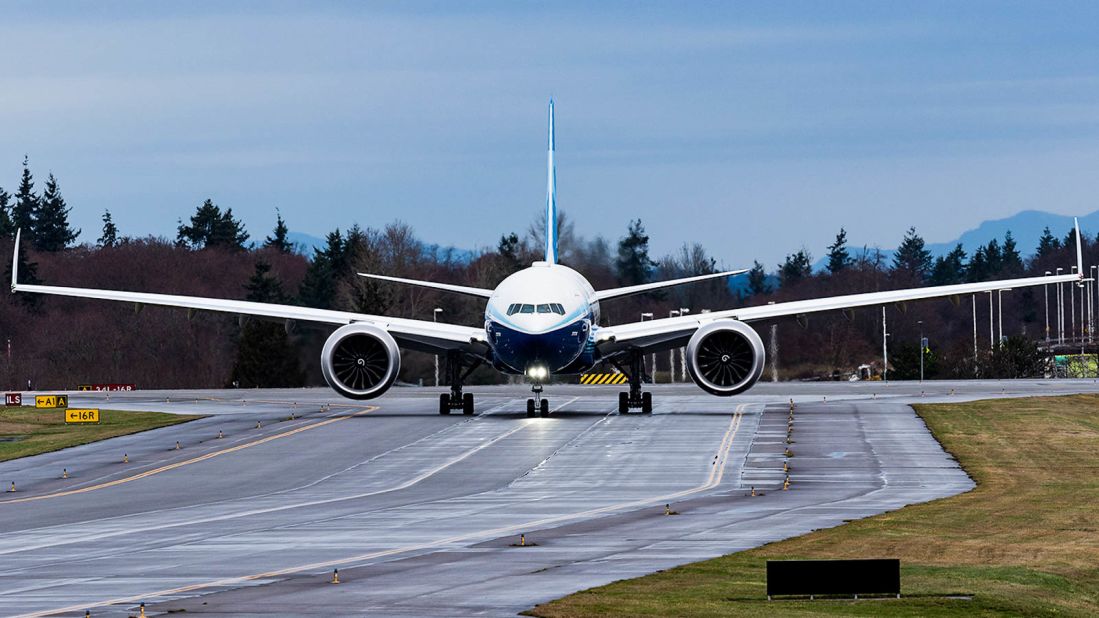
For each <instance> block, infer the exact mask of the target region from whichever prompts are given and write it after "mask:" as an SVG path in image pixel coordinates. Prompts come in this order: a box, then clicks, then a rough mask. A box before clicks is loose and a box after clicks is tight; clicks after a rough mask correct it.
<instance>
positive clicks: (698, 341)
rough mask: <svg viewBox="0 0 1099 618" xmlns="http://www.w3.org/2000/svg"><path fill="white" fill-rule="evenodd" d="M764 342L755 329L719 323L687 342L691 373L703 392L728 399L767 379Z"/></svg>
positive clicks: (743, 325)
mask: <svg viewBox="0 0 1099 618" xmlns="http://www.w3.org/2000/svg"><path fill="white" fill-rule="evenodd" d="M765 356H766V354H765V352H764V350H763V340H762V339H760V338H759V335H758V334H757V333H756V331H755V330H754V329H752V327H751V326H748V325H747V324H745V323H744V322H738V321H736V320H718V321H715V322H711V323H709V324H707V325H705V326H703V327H702V328H700V329H698V330H697V331H695V333H694V335H692V336H691V340H690V341H689V342H687V371H689V372H690V374H691V379H692V380H694V382H695V384H697V385H699V386H700V387H701V388H702V389H703V390H705V391H707V392H709V393H712V394H714V395H720V396H724V397H727V396H729V395H736V394H737V393H742V392H744V391H746V390H748V389H749V388H751V387H752V385H753V384H755V383H756V381H757V380H759V377H760V376H761V375H763V364H764V360H765Z"/></svg>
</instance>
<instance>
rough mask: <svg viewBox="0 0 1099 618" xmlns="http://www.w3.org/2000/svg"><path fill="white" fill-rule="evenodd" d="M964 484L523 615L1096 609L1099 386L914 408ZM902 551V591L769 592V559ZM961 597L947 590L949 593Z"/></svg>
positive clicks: (1070, 612)
mask: <svg viewBox="0 0 1099 618" xmlns="http://www.w3.org/2000/svg"><path fill="white" fill-rule="evenodd" d="M916 411H917V412H918V413H919V414H920V416H921V417H923V419H924V420H925V421H926V423H927V425H928V427H929V428H930V429H931V431H932V433H933V434H934V435H935V437H936V438H938V439H939V441H940V442H941V443H942V444H943V446H944V448H946V449H947V450H948V451H949V452H951V453H952V454H953V455H954V456H955V457H956V458H957V459H958V461H959V462H960V463H961V465H962V466H963V467H964V468H965V470H966V471H967V472H968V473H969V475H970V476H971V477H973V479H974V480H976V481H977V488H976V489H974V490H973V491H970V492H968V493H965V494H962V495H959V496H954V497H951V498H945V499H942V500H936V501H934V502H929V503H926V504H919V505H913V506H908V507H905V508H903V509H900V510H897V511H893V512H890V513H884V514H882V515H878V516H875V517H870V518H867V519H862V520H858V521H855V522H851V523H849V524H845V525H843V526H839V527H836V528H831V529H828V530H821V531H817V532H813V533H811V534H807V535H805V536H801V537H797V538H793V539H789V540H786V541H781V542H777V543H772V544H770V545H766V546H763V547H760V548H757V549H754V550H750V551H745V552H739V553H736V554H731V555H728V556H723V557H721V558H716V559H713V560H707V561H704V562H698V563H695V564H688V565H684V566H682V567H678V568H674V569H670V570H667V571H663V572H659V573H654V574H652V575H649V576H646V577H641V578H638V579H632V580H624V581H620V582H615V583H612V584H609V585H607V586H602V587H599V588H594V589H591V590H585V591H583V592H578V593H576V594H573V595H570V596H567V597H564V598H562V599H558V600H556V601H552V602H550V603H547V604H544V605H539V606H538V607H536V608H534V609H533V610H530V612H528V613H529V614H530V615H534V616H543V617H554V618H557V617H565V616H757V615H761V614H771V613H781V614H782V615H791V616H825V615H848V616H863V615H867V616H869V615H873V616H882V615H887V616H945V615H957V614H967V615H976V616H1019V615H1032V616H1033V615H1056V616H1095V615H1099V477H1097V474H1096V473H1097V472H1099V396H1096V395H1073V396H1067V397H1037V398H1028V399H998V400H992V401H977V402H971V403H963V404H942V405H939V404H935V405H921V406H917V407H916ZM870 557H882V558H900V560H901V587H902V592H903V594H904V598H902V599H899V600H897V599H888V600H886V599H883V600H863V601H852V600H824V601H822V600H817V601H787V600H783V601H773V602H768V601H767V600H766V596H765V589H766V584H765V571H764V569H765V564H766V561H767V560H768V559H784V558H870ZM963 596H964V597H969V598H950V597H963Z"/></svg>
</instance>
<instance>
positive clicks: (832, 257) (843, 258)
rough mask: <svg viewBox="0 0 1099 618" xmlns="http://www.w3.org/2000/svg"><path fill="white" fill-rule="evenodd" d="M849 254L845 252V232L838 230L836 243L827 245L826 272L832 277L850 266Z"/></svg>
mask: <svg viewBox="0 0 1099 618" xmlns="http://www.w3.org/2000/svg"><path fill="white" fill-rule="evenodd" d="M851 261H852V260H851V254H850V253H849V252H848V251H847V230H845V229H843V228H842V227H841V228H840V232H839V234H836V242H834V243H832V244H830V245H828V272H830V273H832V274H833V275H834V274H836V273H838V272H839V271H841V270H843V269H844V268H847V267H848V266H850V265H851Z"/></svg>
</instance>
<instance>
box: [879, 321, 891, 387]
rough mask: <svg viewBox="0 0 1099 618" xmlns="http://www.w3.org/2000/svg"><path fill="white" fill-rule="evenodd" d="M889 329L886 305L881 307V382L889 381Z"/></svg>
mask: <svg viewBox="0 0 1099 618" xmlns="http://www.w3.org/2000/svg"><path fill="white" fill-rule="evenodd" d="M888 341H889V329H888V327H887V325H886V323H885V305H882V306H881V381H882V382H888V381H889V345H888Z"/></svg>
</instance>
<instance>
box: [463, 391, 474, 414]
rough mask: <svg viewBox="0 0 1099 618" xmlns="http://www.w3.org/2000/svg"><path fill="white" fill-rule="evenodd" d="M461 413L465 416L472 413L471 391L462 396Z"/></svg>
mask: <svg viewBox="0 0 1099 618" xmlns="http://www.w3.org/2000/svg"><path fill="white" fill-rule="evenodd" d="M462 414H465V415H466V416H470V415H472V414H473V393H466V394H465V395H463V396H462Z"/></svg>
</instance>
